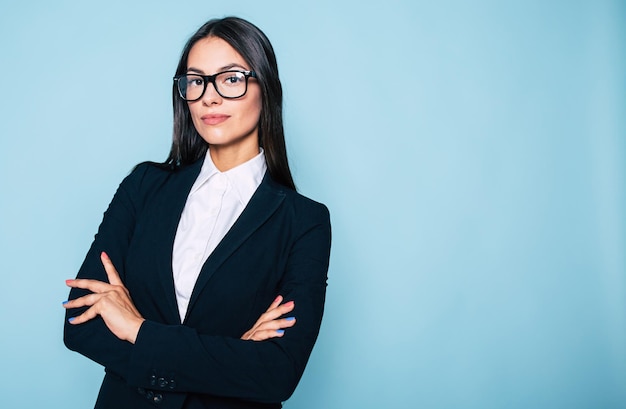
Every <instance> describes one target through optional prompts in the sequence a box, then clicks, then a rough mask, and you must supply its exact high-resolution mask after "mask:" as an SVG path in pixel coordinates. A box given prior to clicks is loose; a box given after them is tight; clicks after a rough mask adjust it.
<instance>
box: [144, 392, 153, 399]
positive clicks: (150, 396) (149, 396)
mask: <svg viewBox="0 0 626 409" xmlns="http://www.w3.org/2000/svg"><path fill="white" fill-rule="evenodd" d="M153 397H154V392H152V391H148V392H146V398H147V399H152V398H153Z"/></svg>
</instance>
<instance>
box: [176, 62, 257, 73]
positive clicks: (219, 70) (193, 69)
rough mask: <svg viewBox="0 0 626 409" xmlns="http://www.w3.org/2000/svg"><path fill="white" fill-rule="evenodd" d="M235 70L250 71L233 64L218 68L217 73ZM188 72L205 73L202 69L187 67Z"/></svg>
mask: <svg viewBox="0 0 626 409" xmlns="http://www.w3.org/2000/svg"><path fill="white" fill-rule="evenodd" d="M233 68H241V69H242V70H244V71H248V69H247V68H246V67H244V66H243V65H241V64H235V63H232V64H228V65H224V66H223V67H220V68H218V69H217V71H216V72H222V71H228V70H232V69H233ZM187 72H197V73H198V74H204V73H205V72H204V71H203V70H201V69H200V68H195V67H187Z"/></svg>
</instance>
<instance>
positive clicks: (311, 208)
mask: <svg viewBox="0 0 626 409" xmlns="http://www.w3.org/2000/svg"><path fill="white" fill-rule="evenodd" d="M285 194H286V200H287V201H288V202H289V203H290V204H291V206H292V207H293V209H294V211H295V212H296V213H299V214H306V215H310V216H316V217H319V218H324V219H330V213H329V210H328V207H326V205H325V204H323V203H320V202H317V201H315V200H313V199H311V198H309V197H307V196H304V195H302V194H301V193H298V192H296V191H295V190H290V189H285Z"/></svg>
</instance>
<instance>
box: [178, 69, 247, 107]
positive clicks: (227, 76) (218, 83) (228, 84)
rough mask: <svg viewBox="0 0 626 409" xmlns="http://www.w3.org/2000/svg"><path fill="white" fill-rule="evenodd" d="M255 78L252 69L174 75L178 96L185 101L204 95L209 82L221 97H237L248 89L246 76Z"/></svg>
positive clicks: (195, 99)
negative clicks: (209, 73)
mask: <svg viewBox="0 0 626 409" xmlns="http://www.w3.org/2000/svg"><path fill="white" fill-rule="evenodd" d="M250 77H252V78H256V77H257V76H256V73H255V72H254V71H236V70H230V71H222V72H218V73H217V74H213V75H200V74H182V75H177V76H176V77H174V82H175V83H176V84H177V85H178V93H179V94H180V97H181V98H182V99H184V100H185V101H187V102H193V101H197V100H199V99H200V98H202V96H203V95H204V93H205V91H206V87H207V85H208V84H209V83H211V84H213V87H215V91H217V93H218V94H220V96H222V97H223V98H239V97H242V96H244V95H245V94H246V92H247V91H248V78H250Z"/></svg>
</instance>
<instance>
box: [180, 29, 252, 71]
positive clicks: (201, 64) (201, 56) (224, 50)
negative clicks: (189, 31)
mask: <svg viewBox="0 0 626 409" xmlns="http://www.w3.org/2000/svg"><path fill="white" fill-rule="evenodd" d="M233 65H238V66H240V67H242V68H245V69H249V67H248V64H247V63H246V61H245V60H244V59H243V57H242V56H241V54H239V53H238V52H237V51H236V50H235V49H234V48H233V47H232V46H231V45H230V44H228V43H227V42H226V41H224V40H222V39H221V38H219V37H207V38H203V39H202V40H199V41H198V42H197V43H195V44H194V45H193V47H191V50H190V51H189V56H188V57H187V68H195V69H199V70H201V71H202V72H204V73H205V74H210V73H215V72H217V71H220V70H222V69H224V68H225V67H229V66H233Z"/></svg>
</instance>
